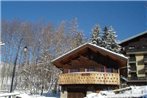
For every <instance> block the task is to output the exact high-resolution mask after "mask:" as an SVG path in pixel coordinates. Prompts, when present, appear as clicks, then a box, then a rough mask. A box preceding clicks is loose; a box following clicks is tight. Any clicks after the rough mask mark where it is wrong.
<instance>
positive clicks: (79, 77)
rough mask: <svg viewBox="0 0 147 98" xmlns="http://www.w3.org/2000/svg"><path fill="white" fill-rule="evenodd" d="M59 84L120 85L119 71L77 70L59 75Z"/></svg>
mask: <svg viewBox="0 0 147 98" xmlns="http://www.w3.org/2000/svg"><path fill="white" fill-rule="evenodd" d="M59 84H60V85H66V84H109V85H119V84H120V76H119V74H118V73H108V72H76V73H66V74H60V75H59Z"/></svg>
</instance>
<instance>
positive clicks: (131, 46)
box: [120, 31, 147, 86]
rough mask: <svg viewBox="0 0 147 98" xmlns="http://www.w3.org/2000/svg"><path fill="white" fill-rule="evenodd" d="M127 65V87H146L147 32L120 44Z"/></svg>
mask: <svg viewBox="0 0 147 98" xmlns="http://www.w3.org/2000/svg"><path fill="white" fill-rule="evenodd" d="M120 45H121V46H122V47H123V50H122V53H123V54H124V55H126V56H127V57H128V58H129V60H128V64H127V68H128V72H127V74H128V75H127V76H128V77H127V78H128V81H127V85H138V86H140V85H147V31H145V32H142V33H139V34H138V35H135V36H132V37H130V38H128V39H125V40H123V41H122V42H120Z"/></svg>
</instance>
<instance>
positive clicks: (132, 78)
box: [128, 77, 147, 81]
mask: <svg viewBox="0 0 147 98" xmlns="http://www.w3.org/2000/svg"><path fill="white" fill-rule="evenodd" d="M128 80H146V81H147V79H146V77H128Z"/></svg>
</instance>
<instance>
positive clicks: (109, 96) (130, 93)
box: [85, 86, 147, 98]
mask: <svg viewBox="0 0 147 98" xmlns="http://www.w3.org/2000/svg"><path fill="white" fill-rule="evenodd" d="M127 88H131V90H127V89H126V88H123V89H122V92H121V93H118V94H115V93H114V92H113V91H100V92H99V93H91V94H88V95H87V96H86V97H85V98H132V97H133V98H134V97H135V98H137V97H144V98H147V86H131V87H127ZM125 89H126V90H125ZM123 90H125V91H123Z"/></svg>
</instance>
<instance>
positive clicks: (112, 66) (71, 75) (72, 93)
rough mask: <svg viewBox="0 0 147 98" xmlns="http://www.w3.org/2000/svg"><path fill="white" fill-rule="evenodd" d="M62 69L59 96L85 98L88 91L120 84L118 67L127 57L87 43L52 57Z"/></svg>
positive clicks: (125, 62)
mask: <svg viewBox="0 0 147 98" xmlns="http://www.w3.org/2000/svg"><path fill="white" fill-rule="evenodd" d="M52 63H53V64H54V65H55V66H56V67H58V68H59V69H61V70H62V72H63V73H62V74H60V75H59V80H58V84H59V85H60V86H61V88H62V90H61V98H84V97H85V96H86V94H88V93H91V92H99V91H100V90H108V89H116V88H118V87H119V85H120V71H119V68H122V67H124V66H126V64H127V58H126V57H125V56H123V55H120V54H118V53H114V52H112V51H110V50H107V49H105V48H102V47H99V46H97V45H94V44H91V43H86V44H83V45H81V46H79V47H77V48H75V49H73V50H71V51H69V52H67V53H66V54H64V55H61V56H59V57H58V58H56V59H54V60H53V61H52Z"/></svg>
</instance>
